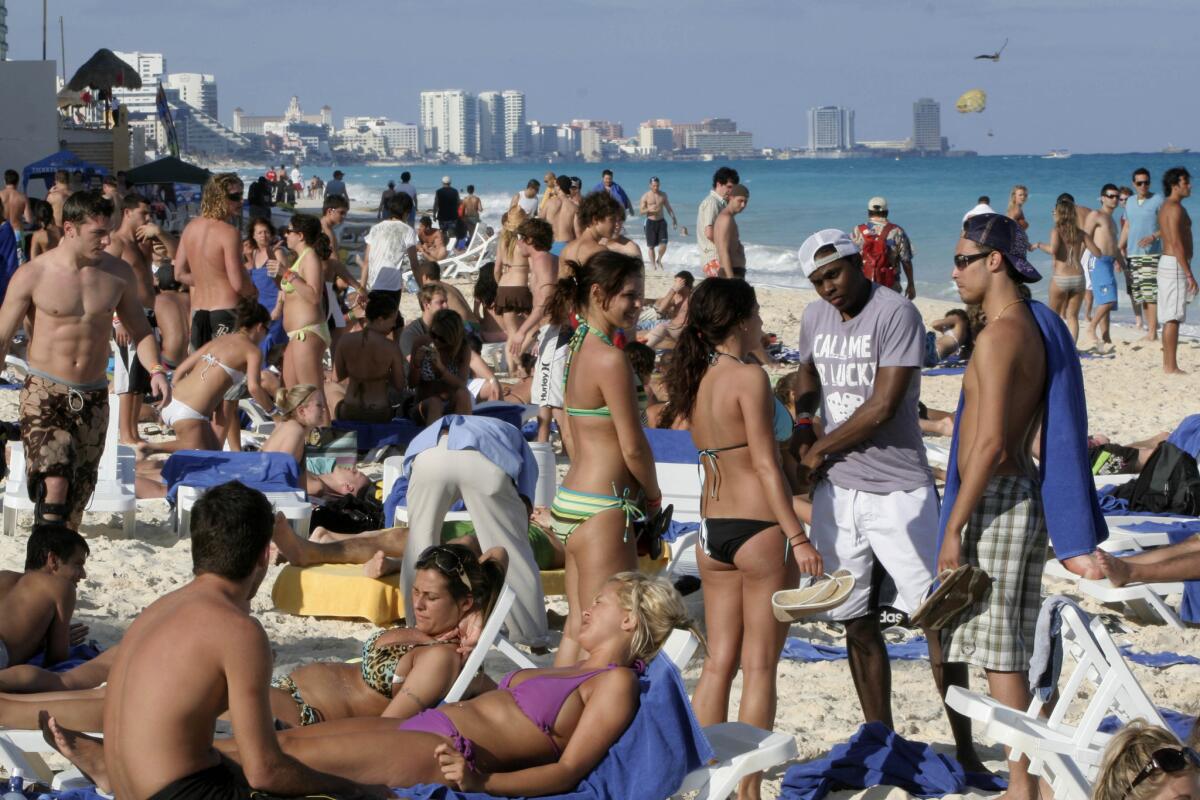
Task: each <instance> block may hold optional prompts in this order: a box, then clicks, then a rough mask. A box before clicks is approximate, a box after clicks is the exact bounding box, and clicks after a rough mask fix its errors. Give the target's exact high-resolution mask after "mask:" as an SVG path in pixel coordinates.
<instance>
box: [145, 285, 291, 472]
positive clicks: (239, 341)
mask: <svg viewBox="0 0 1200 800" xmlns="http://www.w3.org/2000/svg"><path fill="white" fill-rule="evenodd" d="M235 314H236V320H237V321H236V323H235V325H236V326H237V329H236V330H235V331H234V332H233V333H228V334H225V335H224V336H218V337H217V338H215V339H213V340H212V341H211V342H209V343H208V344H206V345H204V346H203V347H201V348H200V349H199V350H197V351H196V352H194V353H192V354H191V355H190V356H188V357H187V358H185V359H184V360H183V363H182V364H180V365H179V366H178V367H177V368H176V369H175V374H174V376H173V377H172V380H171V402H170V403H168V404H167V405H166V407H165V408H163V410H162V421H163V424H165V425H169V426H171V427H172V428H173V429H174V430H175V439H173V440H169V441H165V442H143V443H142V444H141V445H140V446H139V447H138V453H139V454H148V453H173V452H175V451H176V450H220V449H221V442H220V441H219V440H218V439H217V435H216V433H215V432H214V431H213V427H212V415H213V412H214V411H216V410H217V407H218V406H220V405H221V401H222V400H224V399H225V398H226V395H227V394H229V393H230V392H231V391H237V390H240V389H241V387H242V385H243V384H244V385H245V386H246V388H247V389H248V390H249V391H250V396H251V397H253V398H254V399H255V401H256V402H257V403H258V404H259V405H261V406H262V407H263V408H270V407H271V406H272V405H274V404H273V403H272V402H271V396H270V395H269V394H267V392H266V391H264V390H263V388H262V385H261V384H260V383H259V374H260V373H261V371H262V351H261V350H260V349H259V346H258V345H259V343H260V342H262V340H263V338H264V337H266V335H267V327H268V326H269V325H270V324H271V318H270V317H269V316H268V315H267V310H266V309H265V308H263V307H262V306H261V305H259V304H258V301H257V300H255V299H253V298H249V297H243V298H242V299H240V300H238V304H237V309H236V312H235ZM234 409H235V410H236V403H235V404H234ZM235 418H236V414H235ZM240 434H241V429H240V428H238V427H236V426H229V430H228V431H227V438H228V439H229V441H230V446H231V449H236V450H240V449H241V440H240V438H238V437H239V436H240Z"/></svg>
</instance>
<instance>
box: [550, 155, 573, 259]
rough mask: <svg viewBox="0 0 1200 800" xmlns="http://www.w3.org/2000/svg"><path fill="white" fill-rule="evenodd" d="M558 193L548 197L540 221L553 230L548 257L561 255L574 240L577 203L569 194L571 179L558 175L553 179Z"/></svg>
mask: <svg viewBox="0 0 1200 800" xmlns="http://www.w3.org/2000/svg"><path fill="white" fill-rule="evenodd" d="M555 180H556V184H557V186H558V191H557V192H555V193H554V194H553V195H551V196H550V199H548V200H547V201H546V203H545V206H544V207H543V208H542V219H544V220H546V221H548V222H549V223H550V225H551V227H552V228H553V229H554V244H553V245H551V247H550V255H552V256H555V257H558V256H560V255H562V251H563V248H564V247H566V246H567V242H569V241H571V240H572V239H574V238H575V217H576V215H578V214H579V201H578V199H576V198H575V197H573V196H572V194H571V179H570V178H569V177H567V176H566V175H559V176H558V178H556V179H555Z"/></svg>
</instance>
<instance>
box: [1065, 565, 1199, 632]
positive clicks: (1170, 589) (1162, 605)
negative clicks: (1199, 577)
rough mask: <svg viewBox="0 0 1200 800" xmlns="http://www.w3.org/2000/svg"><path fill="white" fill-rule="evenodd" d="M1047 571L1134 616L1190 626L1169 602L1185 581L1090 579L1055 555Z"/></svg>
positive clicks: (1180, 590)
mask: <svg viewBox="0 0 1200 800" xmlns="http://www.w3.org/2000/svg"><path fill="white" fill-rule="evenodd" d="M1045 574H1046V575H1048V576H1050V577H1053V578H1060V579H1062V580H1068V581H1073V582H1074V583H1075V586H1076V587H1077V588H1078V589H1079V591H1080V592H1081V593H1082V594H1085V595H1087V596H1088V597H1090V598H1092V599H1093V600H1096V601H1098V602H1101V603H1104V604H1105V605H1108V606H1115V607H1117V608H1119V609H1121V611H1122V612H1123V613H1124V614H1125V615H1126V616H1128V617H1130V618H1131V619H1136V620H1139V621H1142V622H1148V623H1151V624H1158V623H1161V624H1163V625H1170V626H1171V627H1172V628H1180V629H1183V628H1184V627H1186V626H1185V625H1184V624H1183V620H1181V619H1180V618H1179V614H1178V613H1176V611H1175V609H1173V608H1171V606H1170V605H1169V604H1168V603H1167V597H1168V596H1169V595H1180V596H1182V595H1183V583H1181V582H1170V583H1127V584H1125V585H1124V586H1113V585H1112V584H1111V583H1109V581H1108V579H1107V578H1104V579H1101V580H1089V579H1087V578H1080V577H1079V576H1078V575H1076V574H1075V573H1073V572H1068V571H1067V568H1066V567H1064V566H1063V565H1062V564H1060V563H1059V562H1058V560H1057V559H1051V560H1050V561H1047V562H1046V571H1045Z"/></svg>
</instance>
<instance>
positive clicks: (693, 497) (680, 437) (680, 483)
mask: <svg viewBox="0 0 1200 800" xmlns="http://www.w3.org/2000/svg"><path fill="white" fill-rule="evenodd" d="M643 430H644V431H645V433H646V440H647V441H648V442H649V443H650V450H651V452H652V453H654V472H655V474H656V475H657V476H658V488H659V489H661V490H662V502H663V506H664V507H665V506H667V505H668V504H670V505H673V506H675V513H674V515H673V517H672V519H674V520H675V521H677V522H699V521H700V491H701V489H702V488H703V486H704V481H703V478H702V477H701V473H700V470H699V468H698V466H697V464H698V463H699V460H698V459H699V453H698V451H697V450H696V445H695V443H694V442H693V441H692V434H691V432H689V431H675V430H668V429H661V428H644V429H643Z"/></svg>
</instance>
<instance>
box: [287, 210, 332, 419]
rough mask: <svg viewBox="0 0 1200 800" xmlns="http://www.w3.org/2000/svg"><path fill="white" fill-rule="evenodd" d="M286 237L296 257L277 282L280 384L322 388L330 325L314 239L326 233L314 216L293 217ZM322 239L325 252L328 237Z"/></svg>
mask: <svg viewBox="0 0 1200 800" xmlns="http://www.w3.org/2000/svg"><path fill="white" fill-rule="evenodd" d="M285 237H286V239H287V245H288V249H289V250H291V251H292V252H293V253H296V254H297V256H296V261H295V263H293V264H292V266H291V267H289V268H288V270H287V272H285V273H284V274H283V277H282V278H281V279H280V281H279V289H280V291H281V292H282V293H283V328H284V330H285V331H287V337H288V343H287V349H286V350H284V353H283V383H284V385H285V386H296V385H299V384H310V385H312V386H316V387H322V386H324V385H325V370H324V368H323V364H322V362H323V361H324V358H325V350H326V349H327V348H328V347H329V344H330V338H329V325H328V324H327V323H326V321H325V319H326V313H325V309H324V298H325V283H324V280H323V277H322V276H323V270H324V267H323V266H322V257H321V255H320V253H319V248H318V245H317V240H318V238H320V237H325V234H323V233H322V232H321V223H320V221H319V220H318V219H317V218H316V217H312V216H309V215H308V214H296V215H295V216H294V217H292V220H291V222H290V223H289V225H288V228H287V231H286V232H285ZM325 240H326V247H325V249H326V250H327V249H328V237H325ZM318 391H321V390H320V388H318ZM326 423H328V419H327V418H325V419H322V420H320V424H326Z"/></svg>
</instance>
